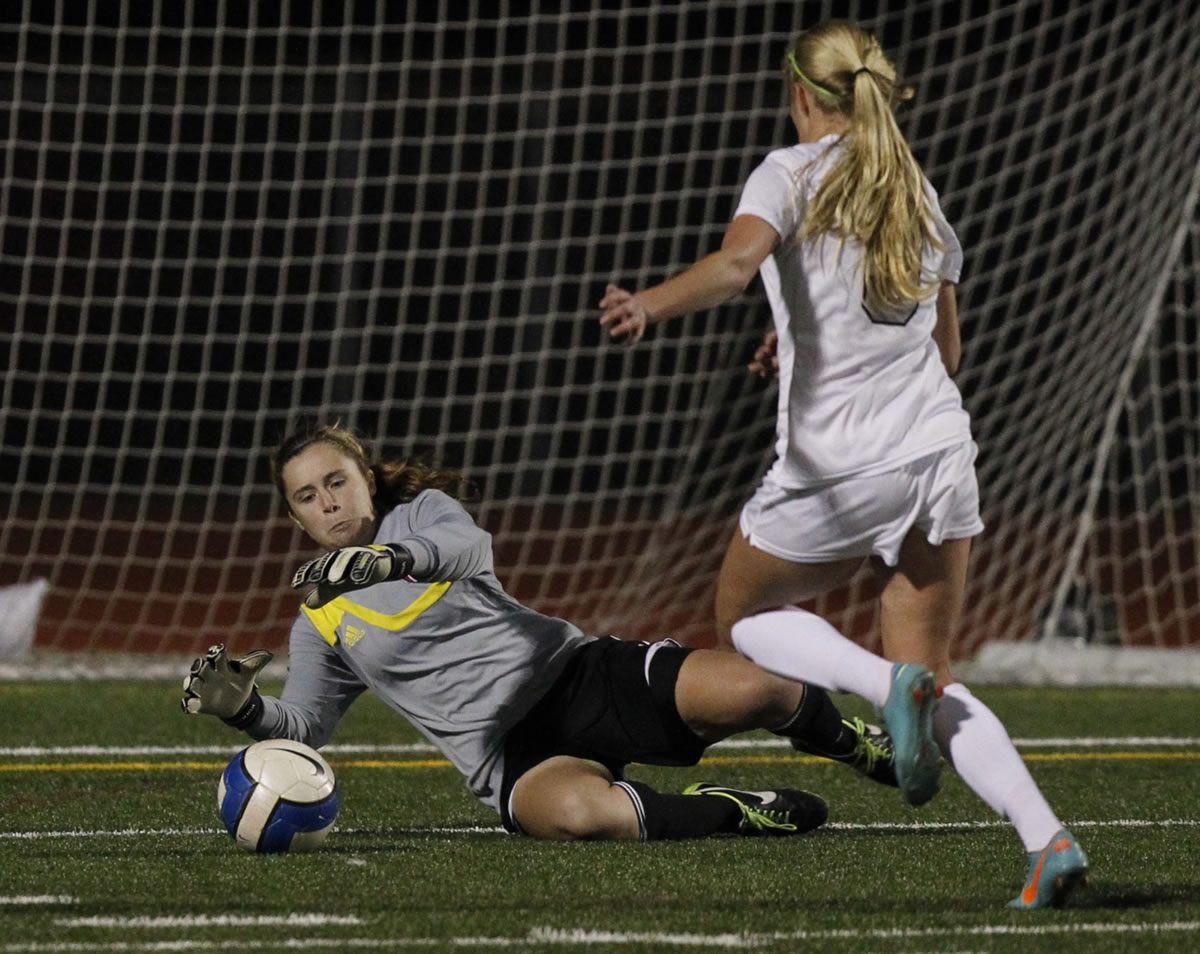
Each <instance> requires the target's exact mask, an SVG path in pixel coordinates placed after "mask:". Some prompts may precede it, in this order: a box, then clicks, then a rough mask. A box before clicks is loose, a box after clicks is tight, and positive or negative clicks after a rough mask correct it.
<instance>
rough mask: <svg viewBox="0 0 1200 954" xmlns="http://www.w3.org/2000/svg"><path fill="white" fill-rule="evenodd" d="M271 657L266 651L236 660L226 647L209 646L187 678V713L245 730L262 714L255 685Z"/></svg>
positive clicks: (184, 706)
mask: <svg viewBox="0 0 1200 954" xmlns="http://www.w3.org/2000/svg"><path fill="white" fill-rule="evenodd" d="M271 658H272V654H271V653H269V652H267V651H266V650H265V649H259V650H256V651H255V652H252V653H247V654H246V655H245V656H239V657H238V658H237V659H233V658H231V657H230V656H229V654H228V653H227V652H226V651H225V647H224V645H221V644H218V645H216V646H211V647H209V650H208V652H207V653H205V654H204V655H203V656H201V657H199V658H198V659H196V660H195V661H194V662H193V663H192V668H191V670H190V671H189V672H188V674H187V675H186V676H185V677H184V679H183V699H182V700H181V702H182V705H183V711H184V712H187V713H189V714H195V713H204V714H206V715H215V716H216V717H217V718H219V719H223V720H225V722H227V723H228V724H229V725H231V726H233V727H234V728H235V729H244V728H245V727H246V726H248V725H250V723H252V722H254V721H255V720H256V719H257V718H258V716H259V714H260V713H261V712H262V698H261V697H260V696H259V694H258V687H257V686H256V685H255V684H254V683H255V680H256V679H257V678H258V674H259V672H260V671H262V668H263V667H264V666H265V665H266V664H267V663H269V662H270V661H271Z"/></svg>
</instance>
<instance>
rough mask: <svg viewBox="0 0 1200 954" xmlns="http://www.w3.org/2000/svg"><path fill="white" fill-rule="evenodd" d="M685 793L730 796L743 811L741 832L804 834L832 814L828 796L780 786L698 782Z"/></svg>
mask: <svg viewBox="0 0 1200 954" xmlns="http://www.w3.org/2000/svg"><path fill="white" fill-rule="evenodd" d="M683 794H684V795H716V796H718V797H720V798H728V799H729V800H730V801H732V802H734V803H736V804H737V806H738V807H739V808H740V809H741V810H742V818H741V821H740V822H739V823H738V834H739V835H776V836H778V835H801V834H803V833H804V832H806V831H812V830H813V829H814V828H820V827H821V826H822V825H824V824H825V819H827V818H828V817H829V806H828V805H827V804H826V803H825V799H823V798H821V797H820V796H819V795H814V794H812V793H811V792H802V791H800V790H798V789H794V788H781V789H779V790H778V791H775V792H743V791H741V790H740V789H736V788H724V787H722V786H720V785H707V784H705V783H703V782H696V783H695V784H693V785H689V786H688V787H687V788H685V789H684V790H683Z"/></svg>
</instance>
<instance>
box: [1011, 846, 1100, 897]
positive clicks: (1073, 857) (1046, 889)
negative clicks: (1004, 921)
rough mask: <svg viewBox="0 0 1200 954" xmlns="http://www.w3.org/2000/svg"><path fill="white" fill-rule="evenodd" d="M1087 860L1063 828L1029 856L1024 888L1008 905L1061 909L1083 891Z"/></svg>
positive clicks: (1086, 880) (1085, 885) (1086, 877)
mask: <svg viewBox="0 0 1200 954" xmlns="http://www.w3.org/2000/svg"><path fill="white" fill-rule="evenodd" d="M1087 883H1088V860H1087V855H1085V854H1084V853H1083V849H1082V848H1080V847H1079V842H1077V841H1076V840H1075V836H1074V835H1072V834H1071V833H1070V832H1069V831H1067V830H1066V829H1065V828H1063V829H1061V830H1060V831H1058V832H1057V833H1056V834H1055V836H1054V837H1053V838H1051V839H1050V843H1049V844H1047V845H1046V847H1045V848H1043V849H1042V850H1041V851H1031V852H1030V853H1029V873H1028V874H1027V875H1026V876H1025V887H1024V888H1023V889H1022V891H1021V893H1020V894H1019V895H1017V896H1016V897H1015V898H1013V899H1012V900H1011V901H1009V902H1008V906H1009V907H1010V908H1026V909H1028V908H1060V907H1062V906H1063V905H1064V904H1066V903H1067V900H1068V899H1069V898H1070V897H1071V894H1072V893H1073V892H1074V891H1075V889H1076V888H1086V887H1087Z"/></svg>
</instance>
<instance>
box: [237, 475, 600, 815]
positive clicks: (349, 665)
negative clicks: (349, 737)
mask: <svg viewBox="0 0 1200 954" xmlns="http://www.w3.org/2000/svg"><path fill="white" fill-rule="evenodd" d="M375 542H376V543H399V544H402V545H403V546H405V547H407V548H408V550H409V551H410V552H411V553H412V555H413V567H412V578H415V579H418V580H427V581H434V582H423V583H417V582H411V580H399V581H396V582H389V583H377V584H375V585H374V586H370V587H367V588H365V589H361V590H355V591H352V592H350V593H347V594H346V595H345V596H339V597H338V598H337V599H335V600H333V601H332V602H331V603H327V604H326V605H325V606H323V607H321V608H320V609H318V610H310V609H308V608H307V607H301V612H300V616H299V618H298V619H297V620H296V622H295V624H294V625H293V626H292V633H291V641H290V644H289V652H290V655H291V660H290V665H289V669H288V674H287V681H286V682H285V684H284V687H283V694H282V696H281V697H280V698H278V699H276V698H273V697H269V696H264V697H263V714H262V716H261V717H260V719H259V720H258V721H257V722H256V723H254V724H252V725H251V726H250V727H249V729H248V731H249V733H250V735H251V736H253V737H254V738H256V739H265V738H288V739H296V740H298V741H300V742H305V743H307V744H308V745H312V746H314V747H316V746H321V745H324V744H325V743H326V742H328V741H329V739H330V737H331V736H332V734H333V730H334V727H335V726H336V725H337V723H338V720H339V719H340V718H341V716H342V714H343V713H344V712H345V711H346V709H347V708H348V707H349V705H350V703H351V702H353V701H354V700H355V699H356V698H357V697H358V696H359V694H360V693H361V692H362V691H363V690H364V689H371V690H373V691H374V692H375V693H376V694H377V695H378V696H379V697H380V698H381V699H383V701H384V702H386V703H387V704H388V705H389V706H390V707H391V708H392V709H394V710H395V711H396V712H398V713H400V714H401V715H402V716H404V717H405V718H406V719H408V720H409V721H410V722H411V723H412V724H413V725H414V726H416V727H417V729H419V730H420V731H421V732H422V733H423V734H424V735H425V736H426V738H428V739H429V741H430V742H432V743H433V744H434V745H435V746H437V748H438V749H439V750H440V751H441V752H442V753H443V754H444V755H445V756H446V758H447V759H449V760H450V762H451V763H453V765H454V767H455V768H457V769H458V770H459V771H460V772H461V773H462V774H463V775H464V776H465V777H466V780H467V785H468V786H469V787H470V789H471V791H472V792H473V793H474V794H475V795H476V796H477V797H478V798H479V799H480V800H481V801H483V802H484V803H485V804H487V805H490V806H492V807H493V808H498V806H499V797H500V781H501V776H502V774H503V771H504V765H503V762H504V758H503V755H504V753H503V742H504V737H505V735H506V734H507V733H508V731H509V730H510V729H511V728H512V727H513V726H514V725H515V724H516V723H517V722H518V721H519V720H520V719H521V717H522V716H524V715H525V714H526V713H527V712H528V711H529V709H530V708H531V707H532V706H533V704H534V703H535V702H536V701H537V700H538V699H540V698H541V697H542V696H543V695H544V694H545V692H546V690H547V689H548V688H549V686H550V685H551V683H553V682H554V680H555V679H556V678H557V677H558V675H559V673H560V672H561V671H562V669H563V666H564V665H565V664H566V661H567V658H568V657H569V656H570V654H571V653H572V652H573V651H574V650H575V649H576V648H577V647H578V646H580V645H581V644H583V643H586V642H590V641H591V639H592V638H593V637H590V636H587V635H585V634H584V633H583V632H582V631H581V630H580V629H579V628H578V627H577V626H575V625H573V624H572V623H569V622H567V621H566V620H562V619H554V618H552V617H549V616H543V615H542V614H540V613H536V612H534V611H533V610H531V609H529V608H528V607H525V606H523V605H521V604H520V603H518V602H517V601H516V600H514V599H513V598H512V597H511V596H509V595H508V594H507V593H506V592H504V588H503V587H502V586H501V585H500V581H499V580H498V579H497V578H496V574H495V571H494V569H493V563H492V541H491V535H490V534H488V533H487V532H485V531H484V530H482V529H480V528H479V527H478V526H477V525H476V524H475V521H474V520H472V519H471V517H470V515H469V514H468V513H467V512H466V511H465V510H464V509H463V508H462V506H461V505H460V504H459V503H458V502H457V501H456V500H454V499H453V498H452V497H449V496H448V495H446V494H444V493H442V492H441V491H437V490H426V491H423V492H422V493H420V494H419V495H418V496H417V497H416V498H415V499H414V500H413V501H412V502H411V503H408V504H401V505H399V506H398V507H396V509H394V510H392V511H391V512H390V513H388V514H386V515H385V516H384V518H383V520H382V522H381V523H380V527H379V533H378V534H377V535H376V537H375Z"/></svg>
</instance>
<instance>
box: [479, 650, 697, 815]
mask: <svg viewBox="0 0 1200 954" xmlns="http://www.w3.org/2000/svg"><path fill="white" fill-rule="evenodd" d="M691 651H692V650H690V649H685V648H684V647H682V646H680V645H679V644H678V643H676V642H675V641H674V640H670V639H666V640H663V641H661V642H657V643H635V642H629V641H624V640H620V639H616V638H615V637H601V638H598V639H596V640H593V641H592V642H591V643H588V644H587V645H585V646H581V647H580V648H579V649H578V650H576V651H575V654H574V655H573V656H572V657H571V659H570V661H569V662H568V663H567V666H566V668H565V669H564V670H563V672H562V675H560V676H559V677H558V679H557V680H555V682H554V685H552V686H551V687H550V690H549V692H547V693H546V695H545V696H543V697H542V699H541V701H539V702H538V703H537V705H535V706H534V707H533V709H532V710H531V711H530V712H529V714H528V715H526V716H525V718H523V719H522V720H521V721H520V722H518V723H517V724H516V725H515V726H514V727H513V729H512V731H511V732H509V734H508V738H507V739H506V740H505V743H504V781H503V783H502V784H501V787H500V820H501V821H502V822H503V823H504V827H505V828H506V829H507V830H508V831H511V832H516V831H520V828H519V826H518V825H517V824H516V823H515V822H514V821H513V819H512V816H511V814H510V811H509V799H510V797H511V795H512V790H513V786H514V785H515V784H516V783H517V779H519V778H520V777H521V776H522V775H524V774H525V773H526V772H528V771H529V770H530V769H531V768H533V767H534V766H535V765H538V764H539V763H541V762H544V761H546V759H548V758H551V757H553V756H555V755H572V756H575V757H576V758H581V759H590V760H592V761H593V762H599V763H600V764H601V765H603V766H605V767H606V768H607V769H608V770H609V771H610V772H612V774H613V776H614V777H615V778H617V779H620V778H621V777H622V772H623V770H624V768H625V766H626V765H628V764H629V763H630V762H641V763H644V764H647V765H695V764H696V763H697V762H699V761H700V756H701V755H702V754H703V753H704V750H705V748H706V747H707V743H706V742H705V741H704V740H703V739H701V738H700V737H699V736H698V735H696V733H694V732H693V731H692V730H691V729H689V728H688V727H687V725H686V724H685V723H684V721H683V719H682V718H681V717H680V715H679V710H678V709H676V708H675V681H676V680H677V679H678V677H679V667H680V666H682V665H683V661H684V659H686V658H687V655H688V653H690V652H691Z"/></svg>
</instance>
